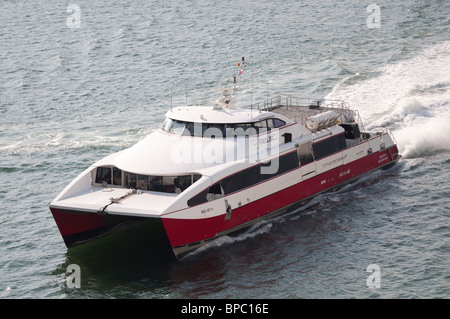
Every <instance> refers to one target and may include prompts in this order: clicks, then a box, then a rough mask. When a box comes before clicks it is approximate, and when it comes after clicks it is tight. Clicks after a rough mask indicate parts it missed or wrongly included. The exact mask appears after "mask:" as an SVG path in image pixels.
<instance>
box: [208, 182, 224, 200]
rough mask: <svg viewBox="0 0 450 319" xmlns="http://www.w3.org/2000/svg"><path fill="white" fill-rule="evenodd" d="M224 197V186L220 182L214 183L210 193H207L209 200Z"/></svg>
mask: <svg viewBox="0 0 450 319" xmlns="http://www.w3.org/2000/svg"><path fill="white" fill-rule="evenodd" d="M221 197H223V191H222V186H220V183H216V184H214V185H212V186H211V187H210V188H209V190H208V194H207V195H206V199H207V200H208V201H211V200H214V199H217V198H221Z"/></svg>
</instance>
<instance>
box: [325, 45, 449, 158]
mask: <svg viewBox="0 0 450 319" xmlns="http://www.w3.org/2000/svg"><path fill="white" fill-rule="evenodd" d="M374 71H376V74H377V75H376V76H373V77H369V78H362V80H361V81H359V82H356V83H354V81H349V79H344V80H343V81H342V82H341V83H340V84H338V85H337V86H336V87H335V88H334V89H333V91H332V92H331V93H330V94H328V96H326V98H328V99H342V100H345V101H347V102H349V104H350V106H351V107H353V108H355V109H358V110H359V112H360V115H361V117H362V120H363V122H364V125H365V128H366V129H367V130H377V129H379V128H383V127H385V128H390V129H391V130H392V131H393V133H394V135H395V137H396V138H397V141H398V144H399V148H400V151H401V152H402V153H403V155H404V156H406V157H408V156H420V155H425V154H428V153H430V152H435V151H438V150H450V138H449V136H450V41H448V42H444V43H440V44H437V45H434V46H432V47H429V48H427V49H425V50H423V51H421V52H419V53H418V54H417V55H416V56H415V57H414V58H411V59H408V60H404V61H399V62H396V63H392V64H389V65H387V66H385V67H383V68H381V69H379V70H374ZM349 83H353V84H349Z"/></svg>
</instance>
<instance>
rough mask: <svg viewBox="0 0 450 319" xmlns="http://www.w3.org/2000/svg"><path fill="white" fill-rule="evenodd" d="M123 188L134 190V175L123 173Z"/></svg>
mask: <svg viewBox="0 0 450 319" xmlns="http://www.w3.org/2000/svg"><path fill="white" fill-rule="evenodd" d="M125 187H127V188H136V174H133V173H128V172H127V173H125Z"/></svg>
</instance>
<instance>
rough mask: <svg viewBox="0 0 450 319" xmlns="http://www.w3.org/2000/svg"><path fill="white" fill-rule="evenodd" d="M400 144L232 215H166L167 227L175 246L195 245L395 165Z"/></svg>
mask: <svg viewBox="0 0 450 319" xmlns="http://www.w3.org/2000/svg"><path fill="white" fill-rule="evenodd" d="M397 157H398V151H397V147H396V146H393V147H392V148H391V149H390V150H387V149H386V150H382V151H379V152H375V153H373V154H370V155H368V156H366V157H364V158H361V159H359V160H356V161H354V162H351V163H349V164H346V165H342V166H339V167H337V168H334V169H332V170H329V171H327V172H324V173H322V174H320V175H317V176H315V177H313V178H310V179H308V180H305V181H303V182H300V183H298V184H295V185H293V186H290V187H288V188H285V189H283V190H281V191H278V192H276V193H273V194H271V195H269V196H266V197H264V198H261V199H259V200H257V201H254V202H251V203H249V204H247V205H244V206H241V207H239V208H236V209H233V212H232V214H231V218H229V219H227V220H225V214H223V215H219V216H216V217H211V218H204V219H174V218H163V219H162V220H163V224H164V228H165V230H166V233H167V236H168V237H169V240H170V243H171V245H172V247H179V246H183V245H187V244H192V243H195V242H199V241H202V240H205V239H210V238H213V237H216V236H217V235H218V234H220V233H223V232H227V231H230V230H231V231H232V230H233V229H234V228H239V226H240V225H242V224H243V223H247V222H249V221H251V220H255V219H258V218H261V217H262V216H264V215H267V214H269V213H272V212H275V211H278V210H281V209H283V208H285V207H288V206H290V205H292V204H295V203H297V202H301V201H304V200H306V199H307V198H309V197H312V196H314V195H317V194H319V193H321V192H324V191H327V190H330V189H333V188H335V187H337V186H339V185H341V184H344V183H346V182H349V181H351V180H353V179H356V178H358V177H360V176H361V175H363V174H365V173H368V172H371V171H373V170H376V169H380V168H382V167H385V166H387V165H391V164H393V163H395V162H396V161H397Z"/></svg>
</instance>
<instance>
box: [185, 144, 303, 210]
mask: <svg viewBox="0 0 450 319" xmlns="http://www.w3.org/2000/svg"><path fill="white" fill-rule="evenodd" d="M298 167H299V161H298V157H297V153H296V152H291V153H288V154H285V155H283V156H280V157H279V158H277V159H275V160H272V161H270V162H267V163H262V164H258V165H255V166H252V167H249V168H247V169H245V170H242V171H240V172H238V173H235V174H233V175H230V176H228V177H225V178H224V179H222V180H221V181H219V182H217V183H216V184H214V185H212V186H211V187H209V188H208V189H206V190H204V191H203V192H201V193H199V194H197V195H196V196H194V197H192V198H191V199H190V200H188V206H195V205H199V204H202V203H205V202H207V201H209V200H213V199H216V198H219V197H223V196H225V195H229V194H231V193H234V192H237V191H240V190H243V189H245V188H247V187H250V186H253V185H256V184H259V183H261V182H264V181H266V180H268V179H271V178H273V177H276V176H279V175H281V174H284V173H286V172H288V171H290V170H293V169H296V168H298Z"/></svg>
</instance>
